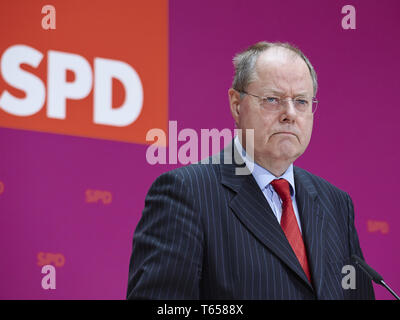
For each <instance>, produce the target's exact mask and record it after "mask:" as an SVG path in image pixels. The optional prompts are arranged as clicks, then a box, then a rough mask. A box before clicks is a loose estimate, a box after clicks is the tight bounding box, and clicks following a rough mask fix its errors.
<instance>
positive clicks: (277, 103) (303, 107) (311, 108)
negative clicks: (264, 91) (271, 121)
mask: <svg viewBox="0 0 400 320" xmlns="http://www.w3.org/2000/svg"><path fill="white" fill-rule="evenodd" d="M238 92H239V93H240V94H246V95H248V96H251V97H255V98H258V99H259V101H260V105H261V106H262V107H263V108H264V109H265V110H268V111H271V112H278V111H281V110H282V108H283V105H284V103H283V102H287V101H288V100H289V101H292V102H293V105H294V107H295V109H296V111H297V112H299V113H303V114H307V113H312V114H314V113H315V111H317V107H318V100H314V98H311V99H310V98H307V97H296V98H294V99H293V98H281V97H277V96H274V95H269V96H267V97H260V96H257V95H255V94H251V93H248V92H246V91H238Z"/></svg>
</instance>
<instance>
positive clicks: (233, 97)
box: [228, 88, 240, 124]
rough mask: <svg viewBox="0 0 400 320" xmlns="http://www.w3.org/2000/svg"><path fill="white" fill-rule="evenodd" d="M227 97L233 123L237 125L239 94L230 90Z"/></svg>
mask: <svg viewBox="0 0 400 320" xmlns="http://www.w3.org/2000/svg"><path fill="white" fill-rule="evenodd" d="M228 96H229V105H230V108H231V113H232V117H233V119H234V120H235V123H236V124H238V123H239V118H240V93H239V92H237V91H236V90H235V89H232V88H230V89H229V90H228Z"/></svg>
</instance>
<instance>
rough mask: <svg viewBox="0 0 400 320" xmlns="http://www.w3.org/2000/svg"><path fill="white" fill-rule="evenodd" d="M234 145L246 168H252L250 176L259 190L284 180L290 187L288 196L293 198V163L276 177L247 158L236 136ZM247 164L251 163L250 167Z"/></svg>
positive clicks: (294, 190)
mask: <svg viewBox="0 0 400 320" xmlns="http://www.w3.org/2000/svg"><path fill="white" fill-rule="evenodd" d="M234 143H235V146H236V148H237V149H238V151H239V154H240V156H241V157H242V159H243V161H244V162H245V163H246V165H247V167H249V168H253V170H252V175H253V177H254V179H255V180H256V182H257V184H258V186H259V187H260V189H261V190H264V188H266V187H268V186H269V184H270V183H271V182H272V180H275V179H285V180H287V181H288V182H289V185H290V195H291V196H292V197H294V196H295V192H296V189H295V185H294V174H293V163H291V164H290V166H289V168H287V170H286V171H285V172H284V173H283V174H282V175H281V176H279V177H276V176H274V175H273V174H272V173H271V172H269V171H268V170H267V169H265V168H263V167H261V166H260V165H259V164H257V163H256V162H255V161H253V160H252V159H251V158H249V157H248V156H247V153H246V150H244V149H243V147H242V144H241V143H240V141H239V138H238V136H236V137H235V139H234ZM249 163H251V165H249Z"/></svg>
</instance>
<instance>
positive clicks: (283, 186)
mask: <svg viewBox="0 0 400 320" xmlns="http://www.w3.org/2000/svg"><path fill="white" fill-rule="evenodd" d="M271 185H272V186H273V187H274V189H275V191H276V192H277V193H278V194H279V197H280V198H281V200H282V218H281V227H282V229H283V232H284V233H285V235H286V238H287V239H288V241H289V243H290V245H291V247H292V249H293V251H294V253H295V255H296V257H297V259H298V260H299V262H300V265H301V266H302V268H303V270H304V272H305V274H306V276H307V278H308V280H309V281H310V282H311V277H310V269H309V267H308V262H307V253H306V248H305V246H304V242H303V238H302V236H301V232H300V228H299V225H298V224H297V219H296V216H295V214H294V210H293V204H292V198H291V196H290V190H289V182H287V181H286V180H285V179H276V180H273V181H272V182H271Z"/></svg>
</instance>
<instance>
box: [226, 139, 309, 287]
mask: <svg viewBox="0 0 400 320" xmlns="http://www.w3.org/2000/svg"><path fill="white" fill-rule="evenodd" d="M232 147H233V145H229V146H228V147H227V148H226V149H225V150H224V151H225V152H227V151H228V149H229V148H232ZM233 152H236V148H233ZM235 159H238V158H235ZM237 166H238V165H237V164H235V163H233V164H221V165H220V168H221V182H222V184H223V185H225V186H227V187H229V188H230V189H231V190H233V191H234V192H235V194H234V195H233V197H232V198H231V200H230V203H229V206H230V208H231V209H232V211H233V212H234V214H235V215H236V217H237V218H238V219H239V220H240V221H241V222H242V223H243V225H244V226H245V227H246V228H247V229H248V230H249V231H250V232H251V233H252V234H253V235H254V236H255V237H256V238H257V239H258V240H259V241H260V242H261V243H262V244H264V246H266V247H267V248H268V249H269V250H270V251H272V252H273V253H274V254H275V255H276V256H277V257H278V258H279V259H281V260H282V261H283V263H285V264H286V265H287V266H288V267H289V268H290V269H291V270H293V271H294V272H295V273H296V274H297V275H298V276H299V277H300V278H301V279H302V280H303V281H304V282H305V283H306V285H307V286H308V287H309V288H310V289H311V290H313V288H312V286H311V285H310V283H309V281H308V279H307V277H306V275H305V273H304V271H303V269H302V267H301V265H300V263H299V261H298V260H297V258H296V256H295V254H294V252H293V250H292V248H291V246H290V244H289V242H288V241H287V239H286V236H285V234H284V232H283V230H282V228H281V226H280V224H279V222H278V220H277V219H276V217H275V215H274V213H273V212H272V209H271V208H270V206H269V204H268V201H267V200H266V199H265V197H264V195H263V193H262V191H261V190H260V188H259V187H258V185H257V182H256V181H255V179H254V177H253V175H252V174H251V173H250V172H249V174H248V175H237V174H235V168H237ZM296 192H297V187H296ZM308 208H309V207H308V206H306V207H305V208H304V209H308Z"/></svg>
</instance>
